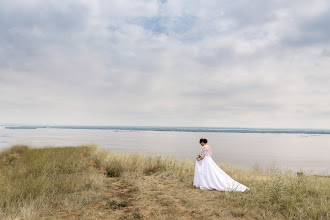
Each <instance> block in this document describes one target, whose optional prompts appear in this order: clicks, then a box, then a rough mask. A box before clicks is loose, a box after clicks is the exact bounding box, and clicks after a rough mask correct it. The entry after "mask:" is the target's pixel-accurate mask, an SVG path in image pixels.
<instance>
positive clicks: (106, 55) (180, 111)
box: [0, 0, 330, 127]
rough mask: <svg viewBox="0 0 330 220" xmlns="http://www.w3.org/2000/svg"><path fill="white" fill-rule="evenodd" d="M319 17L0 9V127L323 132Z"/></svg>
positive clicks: (314, 9)
mask: <svg viewBox="0 0 330 220" xmlns="http://www.w3.org/2000/svg"><path fill="white" fill-rule="evenodd" d="M329 17H330V13H329V4H328V3H327V1H321V0H320V1H316V2H310V1H304V2H301V1H290V2H278V1H268V2H265V1H256V2H254V3H253V4H251V2H250V1H236V2H232V1H231V2H230V1H207V2H205V1H204V2H203V1H199V2H198V1H196V2H191V1H184V0H182V1H171V0H169V1H133V2H132V1H111V2H109V1H74V0H73V1H67V2H59V1H25V2H24V5H22V4H21V3H19V2H14V1H2V2H1V3H0V31H1V35H0V107H1V108H0V122H3V123H8V122H9V123H10V122H13V123H59V124H107V125H177V126H190V125H192V126H245V127H248V126H252V127H255V126H259V127H328V124H329V123H330V121H329V120H330V119H328V118H329V117H325V116H327V115H328V112H330V104H328V103H327V102H326V101H325V100H328V99H329V94H330V93H329V92H330V86H329V85H330V75H329V74H328V72H327V70H328V69H329V63H330V62H329V56H328V55H327V54H328V51H330V43H329V42H330V41H329V40H330V38H329V36H330V35H329V31H328V30H329V29H326V28H325V27H327V25H328V20H327V19H328V18H329ZM321 115H324V117H321Z"/></svg>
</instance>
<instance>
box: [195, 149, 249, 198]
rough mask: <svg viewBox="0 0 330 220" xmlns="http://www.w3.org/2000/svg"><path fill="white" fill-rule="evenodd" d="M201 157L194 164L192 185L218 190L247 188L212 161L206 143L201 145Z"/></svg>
mask: <svg viewBox="0 0 330 220" xmlns="http://www.w3.org/2000/svg"><path fill="white" fill-rule="evenodd" d="M201 151H202V157H203V158H204V159H202V160H200V161H197V160H196V165H195V174H194V182H193V185H194V186H195V187H196V188H199V189H207V190H213V189H216V190H219V191H239V192H244V191H246V190H249V188H248V187H246V186H244V185H243V184H240V183H239V182H236V181H235V180H233V179H232V178H231V177H230V176H228V174H226V173H225V172H224V171H223V170H222V169H221V168H220V167H218V165H217V164H216V163H215V162H214V161H213V159H212V157H211V155H212V151H211V148H210V147H209V146H207V145H204V146H203V147H202V150H201Z"/></svg>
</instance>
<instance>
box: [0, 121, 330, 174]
mask: <svg viewBox="0 0 330 220" xmlns="http://www.w3.org/2000/svg"><path fill="white" fill-rule="evenodd" d="M202 137H203V138H207V139H208V140H209V145H210V146H211V147H212V149H213V156H212V157H213V159H214V160H215V161H216V162H222V163H230V164H233V165H237V166H242V167H247V168H252V167H254V166H255V165H259V166H260V167H263V168H269V167H271V166H273V165H275V166H277V167H281V168H284V169H291V170H294V171H298V170H303V171H305V172H312V173H317V174H325V175H328V174H329V173H330V171H329V170H330V132H329V130H326V129H252V128H191V127H182V128H172V127H108V126H107V127H105V126H99V127H96V126H84V127H78V126H16V127H9V128H5V127H0V149H5V148H9V147H10V146H12V145H15V144H25V145H29V146H33V147H45V146H76V145H83V144H88V143H94V144H97V145H98V146H99V147H101V148H103V149H107V150H111V151H114V152H118V153H135V152H144V153H153V154H158V155H173V156H175V157H178V158H187V159H191V160H194V158H195V156H196V155H197V154H199V153H200V148H201V146H200V145H199V143H198V142H199V139H200V138H202Z"/></svg>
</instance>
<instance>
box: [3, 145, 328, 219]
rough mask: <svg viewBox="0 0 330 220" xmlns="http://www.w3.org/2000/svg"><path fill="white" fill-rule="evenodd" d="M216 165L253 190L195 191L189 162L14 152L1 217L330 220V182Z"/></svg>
mask: <svg viewBox="0 0 330 220" xmlns="http://www.w3.org/2000/svg"><path fill="white" fill-rule="evenodd" d="M219 165H220V167H221V168H222V169H223V170H224V171H225V172H227V173H228V174H229V175H230V176H232V177H233V178H234V179H236V180H237V181H239V182H241V183H243V184H245V185H247V186H249V187H250V188H251V190H250V191H249V192H246V193H234V192H218V191H203V190H198V189H196V188H194V187H193V186H192V182H193V174H194V173H193V172H194V161H190V160H178V159H175V158H171V157H159V156H153V155H148V154H133V155H129V154H116V153H113V152H109V151H106V150H101V149H99V148H98V147H96V146H85V147H65V148H44V149H31V148H28V147H26V146H15V147H13V148H11V149H10V150H8V151H5V152H2V153H1V154H0V172H1V174H0V195H1V197H0V219H329V218H330V208H329V207H330V204H329V203H330V178H328V177H322V176H307V175H299V176H297V175H295V174H292V173H290V172H284V171H281V170H278V169H275V168H274V169H269V170H267V171H265V172H264V171H261V170H260V169H258V168H257V167H256V168H255V169H253V170H247V169H240V168H236V167H233V166H230V165H224V164H219Z"/></svg>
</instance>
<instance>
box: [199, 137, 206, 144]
mask: <svg viewBox="0 0 330 220" xmlns="http://www.w3.org/2000/svg"><path fill="white" fill-rule="evenodd" d="M202 142H204V143H205V144H206V143H207V139H205V138H201V139H200V140H199V143H202Z"/></svg>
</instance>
